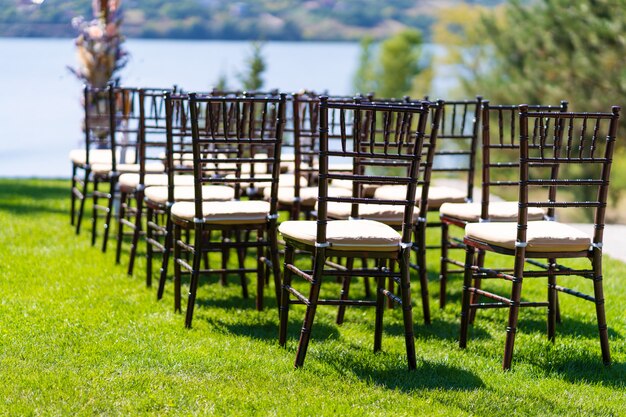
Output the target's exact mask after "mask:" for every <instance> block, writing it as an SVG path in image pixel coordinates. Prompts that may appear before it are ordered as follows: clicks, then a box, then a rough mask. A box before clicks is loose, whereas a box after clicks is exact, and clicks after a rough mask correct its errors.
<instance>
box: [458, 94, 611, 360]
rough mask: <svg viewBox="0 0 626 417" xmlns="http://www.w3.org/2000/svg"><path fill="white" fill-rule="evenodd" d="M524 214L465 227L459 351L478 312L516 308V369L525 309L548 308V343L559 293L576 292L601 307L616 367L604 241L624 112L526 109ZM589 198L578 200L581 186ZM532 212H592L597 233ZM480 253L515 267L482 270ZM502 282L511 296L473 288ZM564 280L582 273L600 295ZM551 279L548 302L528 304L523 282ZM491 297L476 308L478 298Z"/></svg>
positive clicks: (605, 345)
mask: <svg viewBox="0 0 626 417" xmlns="http://www.w3.org/2000/svg"><path fill="white" fill-rule="evenodd" d="M519 112H520V113H519V181H518V184H519V185H518V192H519V202H518V207H519V208H518V217H517V220H516V221H513V222H503V223H489V222H487V223H470V224H468V225H467V226H466V227H465V237H464V239H463V242H464V244H465V245H466V257H465V274H464V280H463V298H462V312H461V335H460V341H459V346H460V347H461V348H464V347H466V345H467V334H468V327H469V313H470V309H471V308H506V309H508V310H509V318H508V324H507V333H506V343H505V348H504V358H503V361H502V367H503V369H505V370H506V369H510V367H511V362H512V358H513V348H514V343H515V334H516V332H517V324H518V314H519V309H520V308H525V307H547V310H548V338H549V340H551V341H554V339H555V327H556V299H557V297H556V294H557V292H561V293H565V294H569V295H573V296H575V297H578V298H581V299H584V300H587V301H591V302H593V303H594V304H595V308H596V316H597V322H598V329H599V334H600V347H601V350H602V360H603V361H604V363H605V364H609V363H610V362H611V356H610V352H609V340H608V331H607V324H606V318H605V311H604V293H603V288H602V237H603V231H604V216H605V211H606V202H607V195H608V189H609V177H610V170H611V161H612V157H613V149H614V146H615V139H616V133H617V126H618V119H619V112H620V108H619V107H613V109H612V112H610V113H571V112H547V111H530V110H529V108H528V106H527V105H521V106H520V107H519ZM581 187H582V189H584V190H585V193H584V196H583V198H582V199H580V200H579V199H578V198H577V197H576V195H577V193H575V192H573V190H574V189H577V190H579V191H580V189H581ZM532 208H544V209H551V210H554V209H558V210H559V211H561V210H563V211H564V210H566V209H573V210H576V211H580V210H581V209H587V210H591V211H592V212H593V219H594V233H593V236H592V237H591V236H589V235H587V234H586V233H583V232H580V231H579V230H578V229H575V228H573V227H572V226H569V225H567V224H565V223H561V222H558V221H555V220H548V221H532V220H531V219H530V216H529V211H530V210H531V209H532ZM476 250H482V251H489V252H496V253H500V254H504V255H508V256H511V257H512V258H513V269H512V270H497V269H495V268H487V267H484V266H483V267H479V266H475V262H474V255H475V252H476ZM527 258H540V259H545V260H547V263H548V265H549V268H548V269H547V270H543V269H540V270H536V269H534V270H526V268H525V266H526V265H527V263H526V259H527ZM569 258H587V259H588V260H589V261H590V268H581V267H578V266H577V265H571V266H569V267H566V266H564V265H561V264H559V263H558V261H559V260H562V259H569ZM478 276H480V277H482V279H486V278H499V279H504V280H506V281H509V282H511V293H510V296H509V297H506V296H503V295H499V294H496V293H494V292H489V291H486V290H484V289H480V288H477V287H476V286H473V285H472V281H473V280H474V279H475V278H476V277H478ZM562 276H578V277H582V278H586V279H589V280H590V281H591V282H592V284H593V295H587V294H584V293H582V292H579V291H577V290H573V289H570V288H566V287H563V286H561V285H559V284H558V283H557V279H558V278H560V277H562ZM536 277H547V279H548V294H547V301H538V302H535V301H526V300H522V284H523V282H524V281H525V280H526V279H527V278H536ZM472 294H479V295H481V296H483V297H486V298H488V299H490V300H491V301H490V302H486V303H472V301H471V295H472Z"/></svg>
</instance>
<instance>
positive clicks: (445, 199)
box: [374, 185, 467, 210]
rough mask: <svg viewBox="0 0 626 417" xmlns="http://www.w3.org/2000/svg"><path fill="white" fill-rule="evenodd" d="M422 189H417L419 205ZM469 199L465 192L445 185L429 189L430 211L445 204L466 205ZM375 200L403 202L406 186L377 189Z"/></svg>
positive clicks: (386, 186)
mask: <svg viewBox="0 0 626 417" xmlns="http://www.w3.org/2000/svg"><path fill="white" fill-rule="evenodd" d="M421 195H422V188H421V187H417V191H416V192H415V199H416V201H417V203H418V205H419V199H420V197H421ZM466 197H467V195H466V193H465V192H464V191H461V190H459V189H458V188H453V187H447V186H444V185H431V186H430V187H429V188H428V210H437V209H439V207H441V205H442V204H443V203H464V202H465V198H466ZM374 198H378V199H381V200H403V199H405V198H406V186H404V185H383V186H380V187H378V189H376V192H374Z"/></svg>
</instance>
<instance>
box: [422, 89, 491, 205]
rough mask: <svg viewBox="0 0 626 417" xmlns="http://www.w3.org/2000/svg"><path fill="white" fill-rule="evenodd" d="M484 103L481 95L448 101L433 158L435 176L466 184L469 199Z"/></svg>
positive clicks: (470, 198)
mask: <svg viewBox="0 0 626 417" xmlns="http://www.w3.org/2000/svg"><path fill="white" fill-rule="evenodd" d="M481 105H482V97H480V96H477V97H476V98H475V99H473V100H456V101H447V100H446V102H445V103H444V105H443V114H442V116H441V123H440V125H439V132H438V134H437V141H438V144H437V150H436V152H435V160H434V161H433V177H437V176H439V177H444V178H453V179H455V180H459V179H460V180H461V181H462V182H463V184H464V186H465V187H466V190H467V197H466V201H468V202H471V201H472V200H473V194H474V173H475V167H476V152H477V145H478V137H479V130H480V109H481Z"/></svg>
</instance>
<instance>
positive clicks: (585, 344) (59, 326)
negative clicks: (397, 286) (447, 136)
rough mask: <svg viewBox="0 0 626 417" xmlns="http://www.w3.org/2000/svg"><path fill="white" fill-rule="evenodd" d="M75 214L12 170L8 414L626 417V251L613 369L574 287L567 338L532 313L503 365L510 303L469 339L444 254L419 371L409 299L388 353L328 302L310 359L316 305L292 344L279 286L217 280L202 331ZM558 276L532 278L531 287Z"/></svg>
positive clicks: (393, 319) (2, 218) (5, 209)
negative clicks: (79, 230) (281, 324)
mask: <svg viewBox="0 0 626 417" xmlns="http://www.w3.org/2000/svg"><path fill="white" fill-rule="evenodd" d="M68 213H69V182H68V181H52V180H7V179H4V180H0V294H1V295H0V381H1V383H0V415H11V416H24V415H89V416H91V415H138V414H146V415H192V414H193V415H241V416H249V415H262V416H266V415H276V416H285V415H299V416H318V415H354V416H362V415H442V416H443V415H445V416H456V415H492V416H499V415H507V416H510V415H533V416H535V415H567V416H572V415H578V416H582V415H594V416H612V415H615V416H619V415H626V389H625V388H626V365H625V362H626V349H625V343H624V336H625V335H626V314H624V305H626V286H624V282H623V276H624V275H625V274H626V266H625V265H624V264H622V263H620V262H617V261H613V260H611V259H608V258H607V259H606V262H605V281H604V282H605V293H606V302H607V304H606V306H607V320H608V323H609V329H610V333H609V335H610V342H611V351H612V355H613V361H614V363H613V365H612V366H611V367H608V368H607V367H605V366H603V365H602V361H601V357H600V346H599V341H598V336H597V326H596V324H595V313H594V307H593V305H592V304H591V303H588V302H585V301H582V300H578V299H572V298H571V297H567V296H565V295H563V296H562V297H561V311H562V316H563V323H561V324H560V325H558V329H557V340H556V343H555V344H552V343H549V342H548V341H547V339H546V336H545V310H539V309H526V310H522V313H521V316H520V327H519V333H518V338H517V341H516V350H515V356H514V361H513V370H512V371H510V372H502V371H501V368H500V367H501V358H502V351H503V346H504V329H505V326H506V318H505V314H506V313H505V312H504V311H496V310H483V311H480V312H479V313H478V317H477V319H476V324H475V325H474V326H473V327H472V329H471V330H470V337H471V338H470V341H469V344H468V348H467V349H466V350H460V349H459V348H458V343H457V334H458V328H459V318H458V315H459V311H460V288H461V282H460V280H459V279H458V278H455V279H453V280H451V283H450V285H449V288H450V291H449V293H450V296H449V299H450V303H449V305H448V307H447V308H446V309H445V310H444V311H441V310H439V309H438V308H436V307H435V303H436V296H437V292H438V289H437V288H438V287H437V281H436V271H437V269H438V253H434V252H433V253H431V254H430V256H429V265H430V266H431V267H432V271H433V272H432V273H431V284H430V292H431V304H432V308H431V310H432V315H433V323H432V324H431V325H430V326H424V325H423V324H422V313H421V306H420V303H419V301H418V297H417V292H416V291H415V290H416V288H417V285H415V284H414V285H413V289H414V297H413V298H414V307H415V308H414V310H413V311H414V316H415V334H416V347H417V356H418V366H417V370H416V371H414V372H409V371H407V368H406V361H405V356H404V342H403V336H402V325H401V322H402V320H401V314H400V311H399V309H397V308H396V309H394V310H388V312H387V313H386V315H385V330H386V332H385V335H384V339H383V350H384V352H383V353H378V354H374V353H373V352H372V344H373V327H374V314H373V313H374V312H373V310H364V309H354V308H352V309H348V311H347V313H346V322H345V323H344V325H342V326H341V327H338V326H336V325H335V324H334V316H335V312H336V311H335V308H332V307H320V308H319V309H318V315H317V317H316V325H315V327H314V329H313V340H312V342H311V345H310V347H309V352H308V355H307V360H306V363H305V366H304V368H303V369H299V370H294V369H293V360H294V358H295V348H296V343H297V335H298V331H299V327H300V325H301V319H302V317H303V309H302V308H301V307H300V306H297V307H294V308H292V310H291V314H290V328H289V335H290V339H289V342H288V345H287V348H286V349H283V348H280V347H279V346H278V342H277V333H278V317H277V312H276V308H275V307H276V300H275V299H274V297H273V290H270V291H267V290H266V294H268V298H267V307H266V309H265V310H264V311H263V312H260V313H259V312H257V311H256V310H255V309H254V300H253V299H252V298H250V299H246V300H244V299H242V298H241V291H240V287H239V285H237V284H236V278H235V277H233V279H232V283H230V284H229V285H228V286H226V287H222V286H220V285H219V284H218V283H217V279H210V280H209V281H207V282H204V283H202V284H201V285H200V287H199V290H198V306H197V308H196V311H195V316H194V328H193V329H191V330H187V329H185V328H184V326H183V322H184V317H183V316H182V315H180V314H176V313H174V312H173V295H172V285H171V282H168V286H167V287H166V294H165V297H164V299H163V300H161V301H160V302H157V300H156V290H155V289H149V288H146V287H145V284H144V282H145V281H144V275H143V274H144V271H145V262H144V261H143V258H141V259H140V260H139V262H138V265H137V268H136V271H135V276H134V277H128V276H127V275H126V265H125V264H124V262H125V261H126V259H127V258H126V257H124V258H123V260H124V262H123V263H122V265H115V263H114V254H113V252H114V251H113V250H110V251H109V252H108V253H106V254H102V253H101V252H100V250H99V248H98V247H91V246H90V243H89V237H88V233H87V232H88V228H85V232H83V234H81V235H80V236H76V235H74V232H73V229H72V228H71V227H70V225H69V214H68ZM113 247H114V244H113V242H111V246H110V248H111V249H113ZM126 248H128V245H126ZM142 248H143V247H142ZM250 282H251V284H253V283H254V281H253V280H250ZM185 283H186V282H185ZM574 285H576V287H577V288H579V289H583V290H586V291H589V290H590V288H591V284H590V283H589V282H584V283H581V284H579V285H577V284H574ZM361 287H362V285H359V283H358V282H357V283H355V284H354V292H355V294H356V293H357V292H358V291H362V289H361ZM545 287H546V282H545V281H544V280H538V281H532V282H529V283H528V284H526V283H525V287H524V290H525V292H524V293H525V295H526V298H535V299H537V298H543V297H544V296H545ZM251 290H252V291H251V293H252V294H254V291H253V290H254V289H253V288H251ZM334 290H335V289H333V291H334Z"/></svg>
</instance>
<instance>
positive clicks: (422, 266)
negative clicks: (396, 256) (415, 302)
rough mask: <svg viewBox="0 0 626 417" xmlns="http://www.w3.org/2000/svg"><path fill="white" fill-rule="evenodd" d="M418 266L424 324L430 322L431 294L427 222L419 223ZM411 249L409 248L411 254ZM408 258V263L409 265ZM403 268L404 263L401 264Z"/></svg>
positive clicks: (417, 240)
mask: <svg viewBox="0 0 626 417" xmlns="http://www.w3.org/2000/svg"><path fill="white" fill-rule="evenodd" d="M417 235H418V236H417V239H416V242H418V243H417V245H418V247H417V266H418V268H419V269H418V271H417V273H418V274H419V280H420V292H421V296H422V312H423V314H424V324H430V296H429V294H428V274H427V273H426V271H427V267H426V224H425V223H422V222H420V223H418V225H417ZM410 253H411V251H410V250H409V256H410ZM408 262H409V261H408V260H407V265H408ZM400 269H402V265H400Z"/></svg>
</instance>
